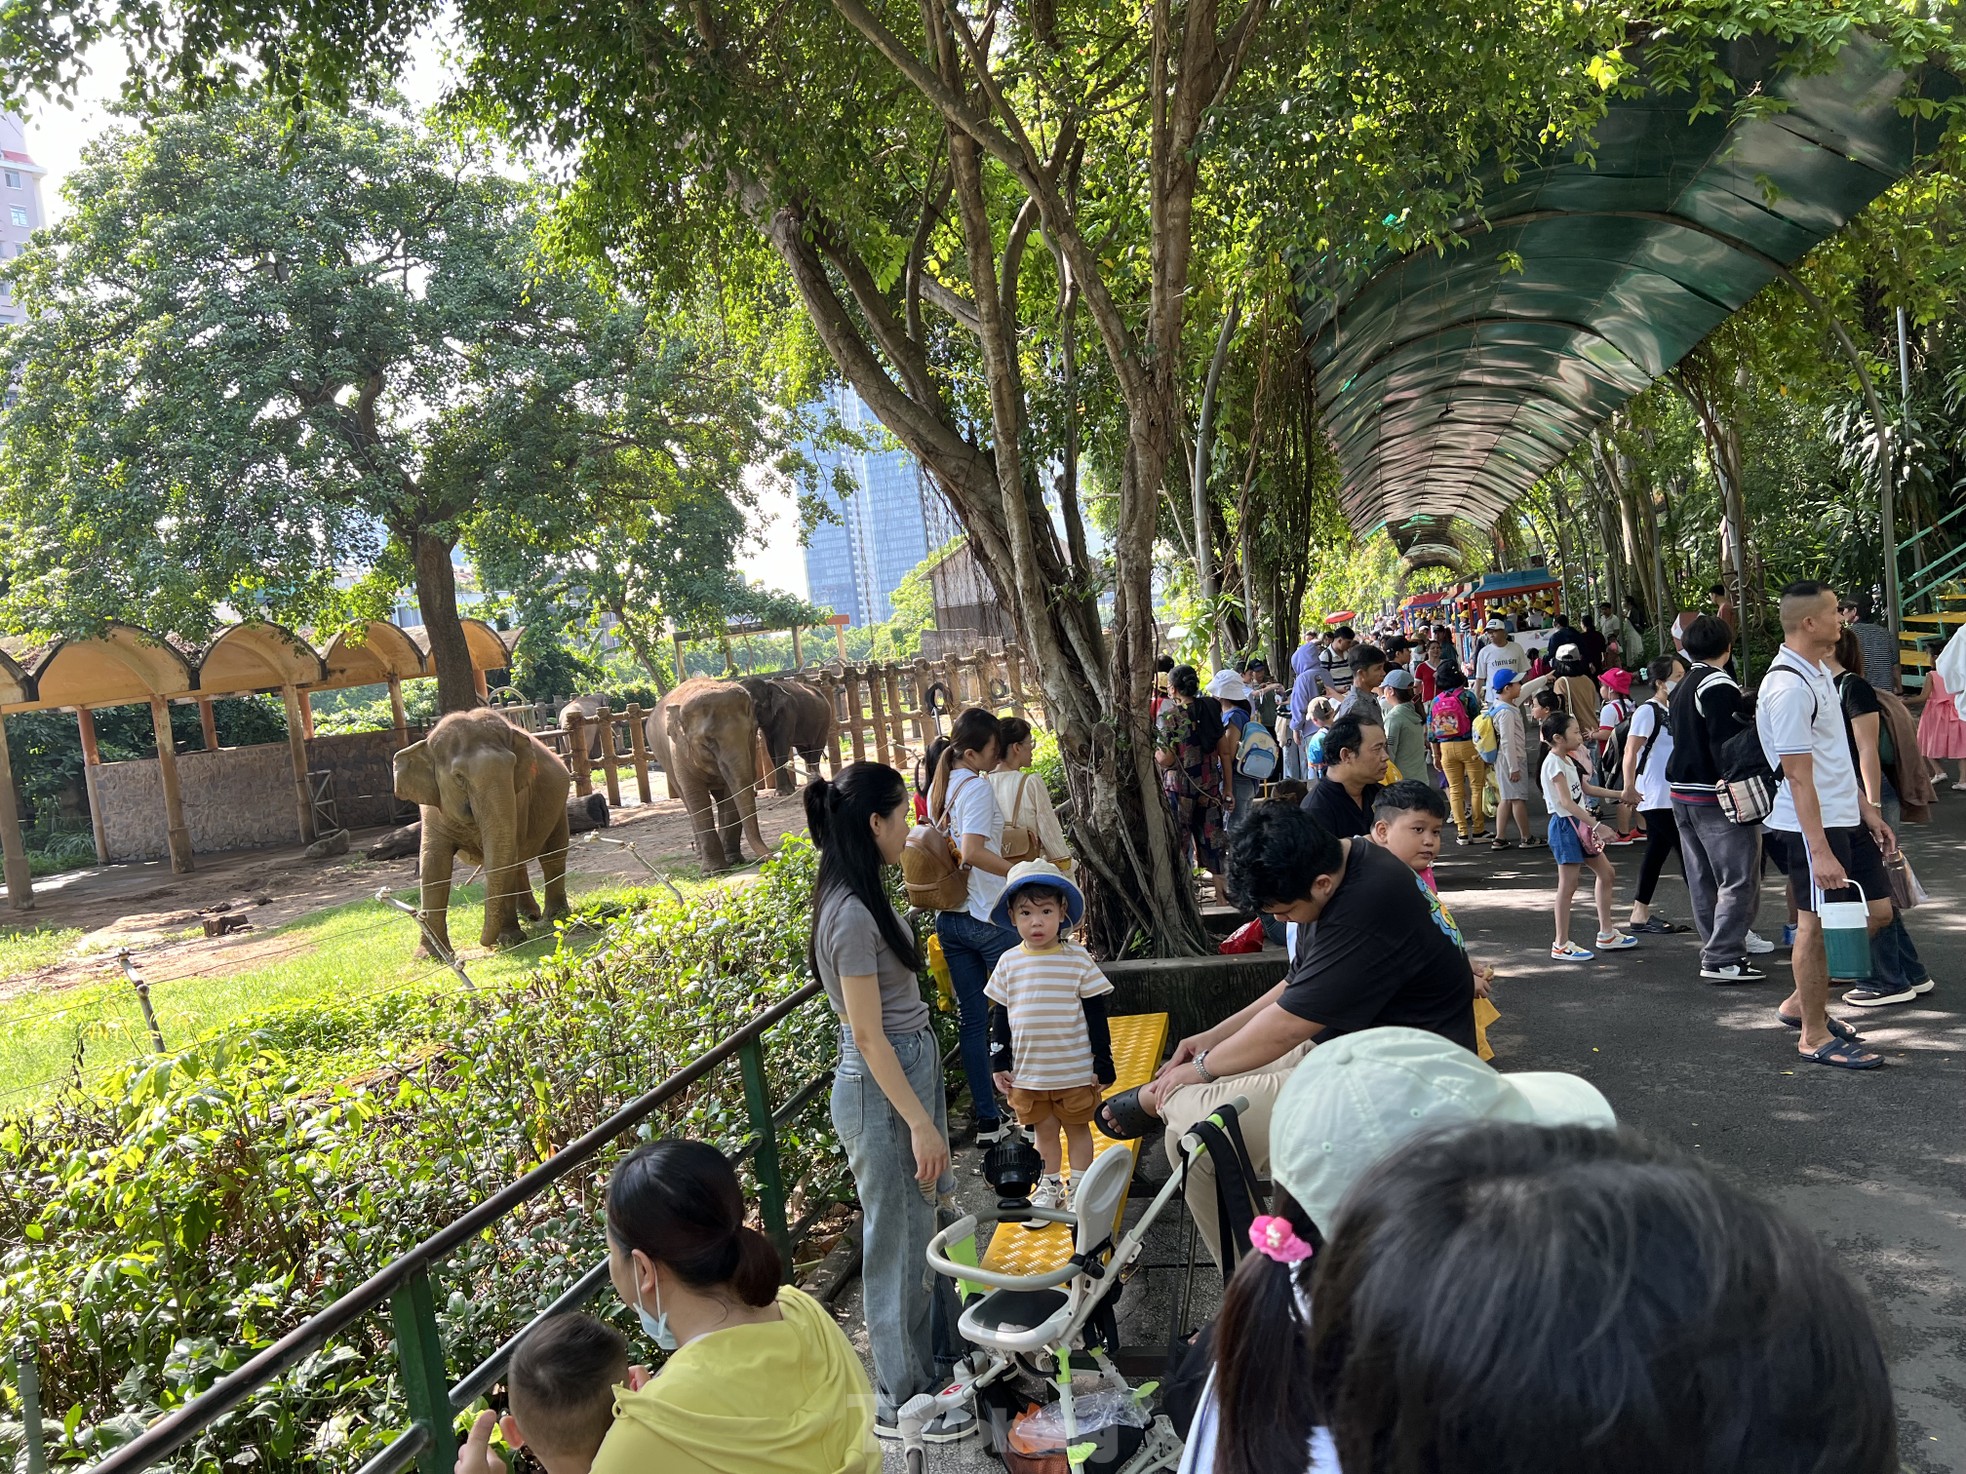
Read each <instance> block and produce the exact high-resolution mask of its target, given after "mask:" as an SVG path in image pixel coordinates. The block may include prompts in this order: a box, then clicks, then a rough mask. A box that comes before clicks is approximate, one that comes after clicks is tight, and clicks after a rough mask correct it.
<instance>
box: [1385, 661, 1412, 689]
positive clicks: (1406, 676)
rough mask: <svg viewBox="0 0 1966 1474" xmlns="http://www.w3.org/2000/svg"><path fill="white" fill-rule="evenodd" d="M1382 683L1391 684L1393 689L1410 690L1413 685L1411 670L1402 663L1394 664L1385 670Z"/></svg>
mask: <svg viewBox="0 0 1966 1474" xmlns="http://www.w3.org/2000/svg"><path fill="white" fill-rule="evenodd" d="M1383 684H1385V685H1388V686H1391V687H1392V688H1393V689H1394V690H1395V691H1406V690H1410V689H1411V688H1412V685H1413V672H1412V671H1410V670H1408V669H1407V668H1406V667H1405V666H1403V665H1396V666H1394V667H1393V668H1392V669H1391V670H1389V671H1387V672H1386V679H1385V681H1384V682H1383Z"/></svg>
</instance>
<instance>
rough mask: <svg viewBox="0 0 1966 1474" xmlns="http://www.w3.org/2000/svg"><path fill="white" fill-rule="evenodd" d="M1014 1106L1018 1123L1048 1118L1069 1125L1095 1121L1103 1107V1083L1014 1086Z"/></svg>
mask: <svg viewBox="0 0 1966 1474" xmlns="http://www.w3.org/2000/svg"><path fill="white" fill-rule="evenodd" d="M1010 1108H1011V1110H1013V1111H1014V1112H1016V1113H1017V1124H1018V1125H1020V1126H1035V1125H1037V1123H1038V1122H1040V1121H1043V1120H1046V1119H1047V1118H1049V1119H1052V1120H1056V1121H1058V1122H1059V1123H1060V1124H1062V1125H1066V1126H1085V1125H1088V1124H1090V1123H1091V1120H1092V1115H1093V1112H1095V1111H1097V1110H1098V1109H1099V1087H1098V1086H1097V1085H1079V1086H1075V1087H1073V1088H1072V1089H1070V1090H1020V1089H1018V1088H1017V1087H1016V1086H1015V1085H1013V1086H1011V1087H1010Z"/></svg>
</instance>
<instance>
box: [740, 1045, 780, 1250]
mask: <svg viewBox="0 0 1966 1474" xmlns="http://www.w3.org/2000/svg"><path fill="white" fill-rule="evenodd" d="M737 1062H738V1065H739V1066H740V1067H741V1068H742V1069H743V1072H744V1111H745V1114H746V1115H748V1116H749V1117H750V1118H751V1130H752V1131H753V1132H755V1133H756V1137H757V1143H758V1148H757V1150H756V1151H754V1152H753V1153H752V1154H751V1162H752V1165H753V1167H754V1168H755V1169H756V1171H757V1174H758V1210H759V1214H760V1216H761V1217H763V1219H764V1224H765V1235H766V1237H768V1238H769V1239H770V1240H771V1241H772V1243H773V1244H775V1245H777V1247H778V1258H779V1273H780V1274H781V1275H789V1274H791V1272H792V1229H791V1225H790V1223H789V1222H788V1221H787V1219H786V1217H785V1179H784V1176H783V1174H782V1173H781V1171H780V1169H779V1163H778V1127H777V1125H776V1124H774V1123H773V1121H772V1118H771V1087H770V1086H769V1085H768V1084H767V1083H766V1081H765V1049H764V1044H763V1043H762V1042H761V1041H760V1040H758V1039H747V1040H746V1041H745V1042H744V1043H743V1045H741V1046H740V1047H739V1049H738V1051H737Z"/></svg>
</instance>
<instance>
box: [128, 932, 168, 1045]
mask: <svg viewBox="0 0 1966 1474" xmlns="http://www.w3.org/2000/svg"><path fill="white" fill-rule="evenodd" d="M116 960H117V961H118V962H120V963H122V964H123V976H124V977H126V978H128V979H129V980H130V986H131V987H133V988H135V989H136V990H137V1003H138V1004H139V1005H140V1006H141V1007H142V1009H143V1022H144V1026H145V1027H146V1028H148V1029H149V1030H150V1042H151V1043H152V1044H154V1045H156V1046H157V1052H158V1053H159V1054H163V1053H164V1052H165V1050H164V1031H163V1030H162V1029H159V1028H158V1027H157V1011H156V1010H155V1009H154V1008H152V1007H151V1006H150V984H148V983H146V982H145V981H144V980H143V978H142V977H141V976H139V975H138V973H137V970H136V964H135V963H134V962H132V961H131V960H130V949H129V948H128V947H125V948H124V949H123V950H122V951H120V952H118V953H117V954H116Z"/></svg>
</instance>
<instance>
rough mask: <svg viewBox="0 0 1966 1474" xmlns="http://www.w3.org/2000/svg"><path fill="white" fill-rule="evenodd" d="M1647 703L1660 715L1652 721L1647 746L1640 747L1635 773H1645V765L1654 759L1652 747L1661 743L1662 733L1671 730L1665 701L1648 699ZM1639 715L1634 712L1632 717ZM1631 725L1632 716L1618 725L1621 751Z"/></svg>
mask: <svg viewBox="0 0 1966 1474" xmlns="http://www.w3.org/2000/svg"><path fill="white" fill-rule="evenodd" d="M1645 705H1646V706H1649V707H1651V708H1652V710H1654V711H1656V712H1657V713H1658V714H1659V715H1658V717H1657V719H1656V720H1655V721H1654V722H1653V723H1652V730H1651V732H1649V733H1648V734H1647V735H1646V738H1645V746H1643V747H1641V748H1639V750H1638V767H1637V768H1636V769H1634V772H1635V773H1643V772H1644V771H1645V765H1646V764H1647V763H1649V762H1650V761H1652V749H1653V748H1655V747H1657V746H1658V745H1659V737H1660V734H1662V733H1664V732H1667V731H1670V730H1671V729H1670V728H1669V727H1668V726H1667V724H1666V716H1667V712H1666V706H1665V703H1664V702H1662V701H1647V702H1646V703H1645ZM1637 715H1638V713H1637V712H1633V713H1632V717H1635V716H1637ZM1631 725H1632V718H1631V717H1626V718H1625V719H1624V721H1622V722H1621V723H1619V725H1618V732H1617V739H1618V750H1619V751H1620V752H1622V751H1623V750H1624V746H1625V739H1626V738H1627V737H1629V736H1631Z"/></svg>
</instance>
